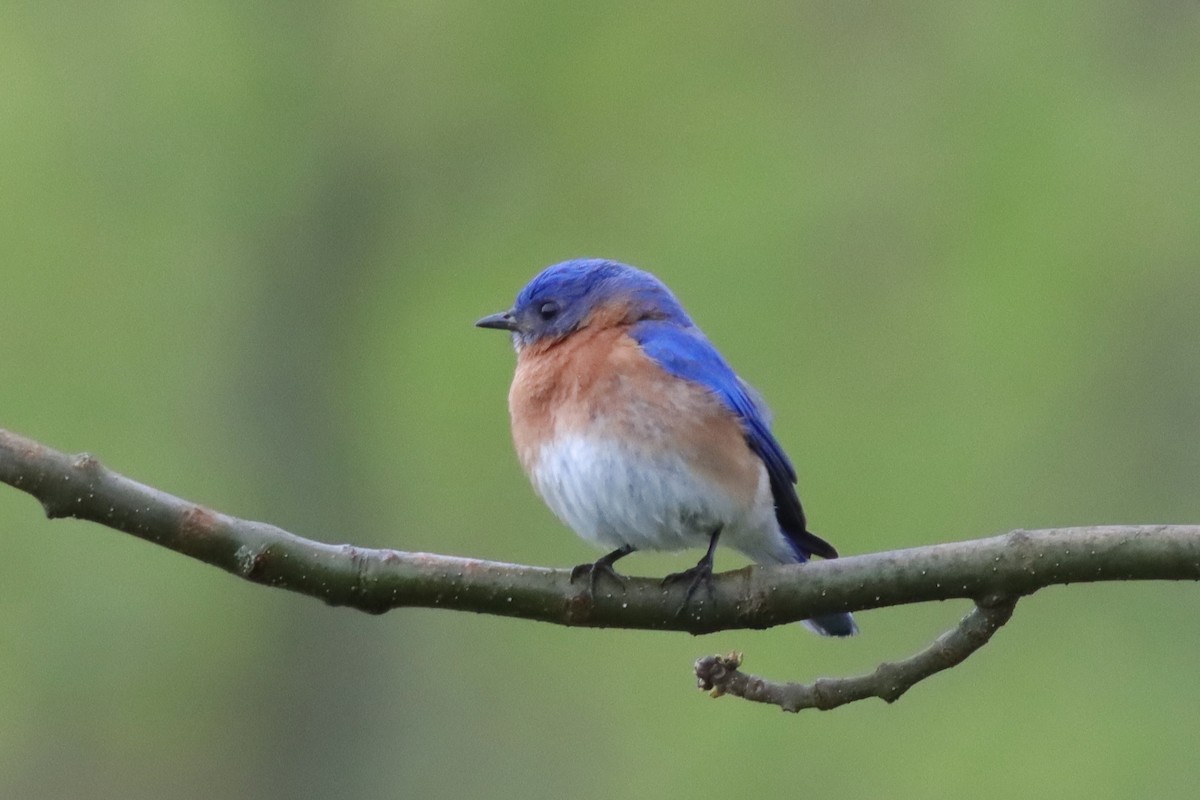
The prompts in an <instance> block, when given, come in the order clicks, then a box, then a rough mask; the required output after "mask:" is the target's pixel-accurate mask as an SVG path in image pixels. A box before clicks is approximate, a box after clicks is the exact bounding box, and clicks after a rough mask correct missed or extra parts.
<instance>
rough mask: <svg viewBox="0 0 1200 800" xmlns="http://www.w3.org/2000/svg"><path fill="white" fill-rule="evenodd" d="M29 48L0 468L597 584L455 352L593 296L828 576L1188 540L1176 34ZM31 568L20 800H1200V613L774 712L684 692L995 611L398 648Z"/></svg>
mask: <svg viewBox="0 0 1200 800" xmlns="http://www.w3.org/2000/svg"><path fill="white" fill-rule="evenodd" d="M5 17H6V19H5V24H4V25H3V26H0V75H3V81H0V97H2V98H3V101H4V102H3V105H4V109H5V110H4V113H3V114H2V115H0V150H2V152H3V153H4V154H5V159H4V160H5V169H4V180H3V188H2V189H0V204H2V205H0V264H3V265H4V266H3V268H2V269H3V273H2V275H3V294H4V313H3V314H2V315H0V363H3V364H4V366H5V375H6V380H5V381H4V387H3V388H2V389H0V398H2V399H3V418H2V419H0V425H3V426H5V427H10V428H12V429H14V430H16V431H20V432H22V433H24V434H27V435H30V436H33V437H35V438H40V439H43V440H45V441H47V442H48V443H49V444H52V445H54V446H56V447H59V448H62V449H68V450H80V449H87V450H90V451H92V452H94V453H96V454H97V455H98V456H100V457H101V458H103V459H104V460H105V461H106V462H108V463H110V464H111V465H112V466H113V467H114V468H115V469H118V470H120V471H122V472H125V473H126V474H129V475H132V476H134V477H137V478H140V479H142V480H144V481H147V482H150V483H153V484H156V485H159V486H161V487H162V488H163V489H165V490H168V491H171V492H173V493H176V494H180V495H182V496H185V497H189V498H192V499H195V500H197V501H200V502H205V503H208V504H210V505H212V506H214V507H216V508H219V509H222V510H227V511H229V512H231V513H235V514H238V515H241V516H249V517H256V518H261V519H267V520H270V521H273V522H276V523H278V524H281V525H283V526H285V527H288V528H290V529H292V530H294V531H296V532H297V533H300V534H303V535H309V536H313V537H316V538H326V539H338V538H341V539H345V540H348V541H353V542H355V543H359V544H364V545H382V546H393V547H397V548H400V549H408V550H433V551H441V552H447V553H455V554H464V555H478V556H482V557H488V558H496V559H504V560H511V561H520V562H531V563H546V564H557V565H569V564H574V563H577V562H580V561H583V560H589V559H591V558H593V557H594V553H592V552H591V551H589V550H588V549H586V547H585V546H584V545H583V544H582V543H580V542H578V541H577V540H575V539H574V537H573V536H572V535H571V534H570V533H568V532H567V531H565V530H564V529H562V528H561V526H560V525H558V524H557V523H556V522H555V521H554V520H553V518H552V517H551V516H550V514H549V512H547V511H545V510H544V509H543V508H542V507H541V505H540V504H539V503H538V502H537V501H536V499H535V498H534V497H533V495H532V492H531V491H530V490H529V489H528V487H527V486H526V484H525V481H524V479H523V478H522V476H521V475H520V473H519V469H518V467H517V464H516V460H515V458H514V457H513V456H512V455H511V452H510V447H509V443H508V433H507V418H506V412H505V409H504V395H505V390H506V386H507V381H508V377H509V373H510V370H511V362H512V358H511V353H509V352H508V351H507V349H506V348H505V346H504V344H503V342H501V341H499V340H498V337H495V336H491V335H484V334H481V333H479V332H478V331H475V330H474V329H472V327H471V323H472V321H473V320H475V319H476V318H477V317H479V316H481V315H483V314H485V313H488V312H491V311H495V310H498V309H500V308H503V307H505V306H506V305H507V304H508V303H509V302H510V301H511V298H512V296H513V294H514V293H515V292H516V290H517V289H518V288H519V287H520V286H521V285H522V284H523V283H524V282H525V280H526V279H527V278H528V277H529V276H530V275H531V274H532V273H533V272H534V271H535V270H537V269H539V268H540V267H542V266H544V265H545V264H548V263H550V262H553V261H557V260H560V259H562V258H565V257H570V256H576V255H605V256H610V257H614V258H619V259H621V260H625V261H629V262H632V263H635V264H637V265H639V266H642V267H644V268H647V269H650V270H652V271H654V272H656V273H657V274H659V275H660V276H661V277H662V278H664V279H665V280H666V281H667V282H668V283H669V284H670V285H671V286H672V287H673V288H674V289H675V290H676V291H677V293H678V294H679V295H680V297H681V298H682V299H683V301H684V302H685V304H686V305H687V306H688V308H689V310H690V311H691V312H692V314H693V316H694V317H695V318H696V319H697V320H698V321H699V322H700V324H702V325H703V326H704V327H705V329H706V330H707V331H708V333H709V334H710V336H711V338H713V339H714V341H716V342H717V343H718V345H719V346H720V347H721V348H722V349H723V350H724V351H725V352H726V354H727V355H728V356H729V357H730V359H731V360H732V361H733V362H734V363H735V364H736V365H737V367H738V368H739V370H740V371H741V373H742V374H743V375H744V376H745V377H746V378H747V379H748V380H750V381H751V382H753V383H755V384H756V385H757V386H758V387H759V388H760V389H761V390H762V391H763V393H764V394H765V395H766V396H767V398H768V399H769V400H770V401H771V403H772V405H773V407H774V409H775V412H776V416H777V419H778V423H777V427H778V431H779V433H780V438H781V439H782V441H783V442H784V444H785V446H787V447H788V449H789V451H790V452H791V454H792V456H793V458H794V460H795V461H796V462H797V465H798V467H799V470H800V473H801V493H802V496H803V497H804V499H805V501H806V503H807V505H808V507H809V509H810V511H811V518H812V520H813V524H814V527H815V528H816V530H818V531H820V532H821V533H823V534H826V535H828V536H829V537H830V538H831V539H832V540H833V541H835V542H836V543H837V544H838V546H839V547H840V548H841V549H842V550H843V552H846V553H855V552H865V551H870V550H879V549H890V548H897V547H903V546H907V545H915V544H922V543H929V542H936V541H943V540H948V539H957V538H971V537H977V536H982V535H986V534H989V533H994V532H999V531H1003V530H1007V529H1009V528H1013V527H1030V528H1032V527H1044V526H1050V525H1057V524H1063V525H1065V524H1086V523H1094V522H1156V521H1180V522H1184V521H1191V522H1195V521H1197V520H1200V500H1198V499H1197V496H1196V491H1195V489H1196V476H1197V474H1198V473H1200V368H1198V367H1197V359H1196V354H1197V352H1200V329H1198V328H1197V325H1196V320H1197V318H1198V314H1200V299H1198V298H1200V269H1197V262H1198V259H1200V226H1198V225H1197V224H1196V220H1197V216H1198V213H1197V212H1198V210H1200V148H1198V147H1197V142H1200V111H1198V110H1197V109H1198V108H1200V106H1197V103H1196V89H1195V87H1196V86H1200V50H1198V49H1197V48H1196V46H1195V42H1196V40H1197V36H1198V35H1200V12H1198V11H1197V8H1196V7H1195V6H1194V5H1192V4H1187V3H1177V4H1169V3H1141V4H1133V3H1120V2H1108V1H1106V2H1095V3H1080V2H1075V3H1067V4H1054V5H1046V6H1041V5H1037V4H1008V5H1005V4H990V5H989V4H958V3H928V4H924V5H914V6H909V7H903V6H891V5H887V6H874V5H866V4H819V5H810V4H804V6H803V7H799V4H796V3H774V4H761V5H757V6H754V7H752V8H743V7H735V6H732V5H729V6H725V7H718V6H713V7H711V8H704V9H701V8H698V7H697V6H696V5H695V4H690V3H672V4H656V5H653V6H651V7H646V6H644V5H642V4H637V5H635V4H632V3H627V4H620V5H618V4H613V5H609V6H598V5H596V4H555V3H541V4H526V5H523V6H521V7H520V8H518V7H516V6H511V7H509V6H503V5H482V4H481V5H474V4H463V3H424V4H410V3H400V4H392V5H374V4H362V3H339V4H298V5H295V6H292V5H279V4H261V5H258V6H254V7H247V6H246V5H245V4H238V3H222V2H214V3H208V4H202V5H197V6H195V7H189V6H184V5H182V4H159V5H155V4H115V5H112V4H95V5H82V6H80V5H76V6H72V7H71V8H70V9H68V8H66V7H61V6H56V5H53V4H43V5H38V4H25V5H24V6H23V7H17V8H13V9H11V10H9V11H8V12H6V14H5ZM0 528H2V529H3V531H4V534H3V535H4V542H5V547H6V555H5V558H4V559H0V640H2V641H3V642H4V643H5V647H4V656H3V657H0V796H4V797H10V796H11V797H22V798H42V797H46V798H51V797H63V796H73V797H126V798H142V797H145V798H158V797H178V798H189V797H204V798H209V797H289V798H290V797H328V796H340V797H364V798H367V797H371V798H373V797H392V796H396V795H398V794H400V795H409V794H411V795H413V796H434V797H439V796H445V797H461V796H473V795H475V796H487V797H497V798H503V797H528V796H557V797H613V796H636V795H639V794H643V793H645V791H646V790H647V789H649V788H650V787H655V789H656V794H658V795H660V796H665V797H673V796H706V795H711V796H723V797H730V796H737V795H740V794H752V795H754V796H767V797H769V796H776V795H784V796H792V795H796V794H799V793H802V794H804V795H806V796H812V797H871V796H876V797H877V796H887V797H896V798H900V797H922V798H923V797H928V796H930V795H931V794H946V795H962V796H973V797H998V798H999V797H1020V796H1038V795H1046V794H1050V793H1051V792H1053V794H1054V796H1056V797H1060V798H1072V797H1087V798H1098V797H1128V796H1156V797H1161V798H1168V797H1190V796H1191V795H1192V793H1193V787H1194V786H1195V784H1196V781H1197V779H1198V778H1200V772H1198V768H1197V766H1196V762H1195V759H1194V758H1193V757H1192V744H1191V743H1193V742H1194V741H1195V739H1196V735H1197V724H1198V723H1197V721H1196V717H1195V714H1194V713H1191V710H1192V709H1193V708H1194V706H1195V699H1196V693H1195V692H1193V691H1192V690H1191V689H1190V688H1189V687H1190V683H1191V682H1190V677H1191V675H1192V674H1193V673H1194V671H1195V662H1196V659H1197V658H1198V657H1200V643H1197V642H1196V641H1195V640H1194V637H1190V636H1186V635H1185V636H1180V635H1179V632H1180V631H1191V630H1193V629H1194V627H1195V613H1196V609H1195V602H1194V601H1195V597H1196V589H1195V587H1194V586H1190V585H1178V586H1177V585H1137V586H1132V585H1131V586H1119V585H1110V586H1089V587H1083V588H1069V589H1059V590H1050V591H1047V592H1045V593H1043V594H1039V595H1038V596H1037V597H1036V598H1034V599H1032V600H1030V601H1027V602H1025V603H1023V604H1022V605H1021V606H1020V608H1018V610H1017V613H1016V616H1015V618H1014V620H1013V622H1012V623H1010V625H1009V626H1008V627H1007V628H1006V629H1005V630H1004V631H1002V632H1001V633H1000V634H999V635H998V636H997V639H996V640H995V641H994V642H993V643H992V644H991V645H990V646H989V647H988V648H987V649H986V650H985V651H983V652H982V653H980V654H979V655H978V656H976V657H975V658H974V659H973V660H971V661H970V662H968V663H967V664H965V665H964V666H962V667H961V668H959V669H956V670H952V671H950V672H949V673H947V674H945V675H944V676H940V677H938V678H936V679H934V680H932V681H930V682H928V683H925V684H922V685H921V686H919V687H917V688H916V689H915V690H914V691H912V692H911V693H910V694H909V695H908V696H906V697H905V698H904V699H903V700H902V701H901V702H900V703H898V704H897V705H895V706H893V707H887V706H884V705H883V704H881V703H866V704H862V705H860V706H855V707H849V708H845V709H841V710H838V711H836V712H832V713H830V714H812V713H810V714H806V715H801V716H800V717H792V716H785V715H783V714H779V713H773V712H772V711H770V710H767V709H764V708H761V707H755V706H751V705H749V704H746V703H739V702H737V701H734V700H721V701H718V702H715V703H714V702H711V701H709V700H707V699H706V698H704V697H703V696H700V695H699V694H697V693H696V692H695V690H694V689H692V688H691V678H690V676H689V668H690V664H691V661H692V659H693V658H694V657H696V656H697V655H701V654H707V653H710V652H719V651H727V650H730V649H734V648H736V649H740V650H744V651H745V652H746V653H747V668H748V669H749V670H750V671H752V672H755V673H759V674H765V675H770V676H772V677H776V678H788V677H790V678H795V679H808V678H811V677H814V676H816V675H821V674H849V673H852V672H858V671H865V670H867V669H870V668H872V667H873V666H874V665H875V664H876V663H877V662H878V661H880V660H883V659H887V658H893V657H896V656H899V655H904V654H907V653H908V652H910V651H912V650H914V649H916V648H918V647H920V646H923V645H924V644H925V643H926V642H927V640H928V639H930V638H931V637H932V636H934V635H935V634H936V633H937V632H939V631H940V630H941V629H943V628H945V627H947V626H948V625H949V624H950V623H951V622H952V621H953V620H956V619H957V618H958V616H959V615H960V614H961V613H962V612H963V611H964V610H965V608H963V607H959V606H955V607H948V606H941V607H922V608H909V609H898V610H889V611H880V612H874V613H868V614H862V615H860V623H861V624H862V627H863V633H864V635H863V636H861V637H859V638H857V639H856V640H854V641H850V642H830V641H823V640H818V639H816V638H815V637H812V636H808V635H805V634H804V633H803V632H801V631H799V630H792V629H778V630H773V631H766V632H734V633H726V634H720V635H716V636H712V637H707V638H705V639H703V640H695V639H690V638H687V637H683V636H679V635H655V634H649V633H637V632H604V631H576V630H561V629H558V628H554V627H551V626H545V625H536V624H531V623H520V622H515V621H509V620H496V619H485V618H473V617H467V616H464V615H455V614H446V613H435V612H411V613H397V614H391V615H388V616H386V617H383V618H366V617H363V616H361V615H357V614H354V613H352V612H348V611H339V610H333V609H326V608H323V607H321V606H319V605H318V604H315V603H313V602H310V601H307V600H303V599H300V598H297V597H294V596H288V595H283V594H282V593H273V592H270V591H267V590H265V589H261V588H258V587H253V586H249V585H243V584H241V583H239V582H237V581H235V580H234V579H232V578H230V577H228V576H225V575H222V574H220V573H218V572H216V571H215V570H212V569H209V568H205V567H201V566H199V565H197V564H195V563H191V562H189V561H187V560H185V559H182V558H180V557H178V556H175V555H173V554H170V553H166V552H159V551H157V550H156V549H155V548H152V547H147V546H145V545H144V544H142V543H140V542H137V541H134V540H133V539H130V538H127V537H122V536H119V535H117V534H115V533H112V532H110V531H105V530H101V529H99V528H95V527H89V526H83V525H71V524H69V523H55V524H51V523H45V522H42V521H40V520H39V519H38V518H37V509H36V507H35V506H34V505H33V503H32V501H31V500H29V499H28V498H25V497H23V496H20V495H18V494H17V493H15V492H5V493H3V495H2V496H0ZM681 558H685V556H678V557H671V556H635V557H632V558H631V559H630V560H629V561H628V562H625V563H626V564H628V567H627V568H628V569H630V570H631V571H636V572H644V573H645V574H660V573H663V572H666V571H669V570H671V569H677V568H678V567H679V565H680V563H683V562H681V561H680V559H681ZM686 558H688V560H689V562H690V556H688V557H686ZM737 563H740V562H738V561H737V559H736V557H735V556H733V555H731V554H729V553H723V554H721V556H720V557H719V560H718V565H719V566H720V565H724V566H727V567H728V566H733V565H734V564H737ZM1050 787H1053V788H1052V789H1051V788H1050Z"/></svg>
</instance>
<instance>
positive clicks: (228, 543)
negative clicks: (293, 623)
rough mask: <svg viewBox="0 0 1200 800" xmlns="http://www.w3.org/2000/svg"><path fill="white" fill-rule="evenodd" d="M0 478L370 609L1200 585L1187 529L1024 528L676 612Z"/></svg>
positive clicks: (227, 563)
mask: <svg viewBox="0 0 1200 800" xmlns="http://www.w3.org/2000/svg"><path fill="white" fill-rule="evenodd" d="M0 482H4V483H7V484H9V485H11V486H13V487H15V488H17V489H20V490H22V491H24V492H27V493H29V494H31V495H33V496H34V497H35V498H37V500H38V501H39V502H41V504H42V506H43V507H44V509H45V511H46V515H47V516H48V517H50V518H60V517H74V518H77V519H83V520H90V521H92V522H97V523H100V524H101V525H106V526H108V527H110V528H115V529H116V530H119V531H124V532H125V533H129V534H132V535H134V536H137V537H139V538H142V539H145V540H147V541H149V542H153V543H154V544H157V545H160V546H162V547H166V548H169V549H171V550H174V551H176V552H179V553H182V554H184V555H187V556H190V557H192V558H195V559H197V560H199V561H203V562H205V563H207V564H211V565H213V566H216V567H220V568H221V569H223V570H225V571H226V572H229V573H232V574H234V575H236V576H238V577H241V578H244V579H246V580H249V581H253V582H255V583H260V584H263V585H266V586H274V587H277V588H281V589H287V590H289V591H294V592H299V593H301V594H306V595H309V596H312V597H317V598H320V599H321V600H323V601H325V602H326V603H329V604H331V605H335V606H349V607H352V608H356V609H359V610H361V611H366V612H368V613H373V614H378V613H382V612H385V611H388V610H391V609H393V608H404V607H425V608H446V609H455V610H459V611H473V612H477V613H483V614H496V615H501V616H508V617H520V618H524V619H533V620H541V621H544V622H553V623H556V624H560V625H574V626H590V627H620V628H638V629H652V630H678V631H687V632H690V633H693V634H702V633H709V632H712V631H718V630H728V629H737V628H767V627H771V626H774V625H779V624H782V623H785V622H793V621H796V620H800V619H807V618H808V617H812V616H815V615H818V614H828V613H832V612H836V611H862V610H866V609H871V608H879V607H883V606H894V605H902V604H907V603H920V602H926V601H930V600H947V599H951V598H967V599H971V600H974V601H975V602H976V604H977V605H980V606H983V607H992V606H996V604H997V602H998V600H997V598H1018V597H1020V596H1022V595H1026V594H1030V593H1032V592H1034V591H1037V590H1038V589H1040V588H1043V587H1045V586H1050V585H1053V584H1065V583H1087V582H1093V581H1114V580H1197V579H1200V526H1197V525H1120V526H1090V527H1080V528H1056V529H1050V530H1041V531H1020V530H1018V531H1012V532H1010V533H1007V534H1004V535H1002V536H994V537H991V538H987V539H976V540H970V541H963V542H954V543H950V544H938V545H931V546H925V547H914V548H910V549H906V550H896V551H891V552H883V553H871V554H868V555H861V556H848V557H843V558H839V559H835V560H831V561H819V562H810V563H807V564H799V565H789V566H772V567H745V568H743V569H739V570H734V571H731V572H726V573H723V574H720V575H717V576H715V578H714V580H713V583H712V592H711V593H710V594H709V595H708V596H698V597H697V598H695V599H694V600H693V602H692V603H691V604H690V605H688V606H687V610H686V613H683V614H680V613H678V611H679V609H680V608H681V607H682V606H683V604H684V593H685V591H686V587H684V586H682V585H668V586H663V585H661V583H660V582H659V581H658V580H657V579H652V578H629V579H628V580H627V581H625V582H623V583H620V584H618V583H615V582H607V581H603V580H602V581H601V582H600V584H599V586H598V587H597V591H596V592H595V593H594V594H593V593H591V592H589V591H588V585H587V582H586V581H579V582H575V583H572V581H571V571H570V570H569V569H547V568H544V567H530V566H521V565H517V564H505V563H500V562H493V561H481V560H477V559H471V558H457V557H453V556H444V555H433V554H430V553H411V552H402V551H398V550H375V549H366V548H361V547H354V546H352V545H348V544H343V545H334V544H326V543H323V542H317V541H312V540H309V539H304V538H301V537H299V536H296V535H294V534H291V533H288V532H287V531H284V530H282V529H280V528H277V527H275V526H273V525H269V524H266V523H262V522H253V521H249V520H244V519H238V518H236V517H232V516H229V515H226V514H221V513H219V512H216V511H212V510H210V509H207V508H204V507H203V506H200V505H197V504H195V503H191V502H188V501H186V500H182V499H180V498H178V497H175V496H173V495H170V494H167V493H165V492H162V491H159V490H158V489H155V488H152V487H150V486H146V485H144V484H141V483H138V482H137V481H134V480H131V479H129V478H126V477H124V476H122V475H119V474H117V473H115V472H113V471H111V470H109V469H108V468H106V467H104V466H103V465H101V464H100V463H99V462H98V461H97V460H96V459H94V458H92V457H91V456H89V455H87V454H82V455H77V456H70V455H67V454H64V453H60V452H58V451H56V450H53V449H51V448H49V447H46V446H45V445H42V444H39V443H37V442H34V441H32V440H30V439H26V438H24V437H21V436H18V435H16V434H14V433H10V432H8V431H4V430H0ZM951 636H953V633H952V634H951ZM964 657H965V656H964ZM850 680H856V679H850ZM726 691H730V692H731V693H733V692H732V691H731V690H730V689H726Z"/></svg>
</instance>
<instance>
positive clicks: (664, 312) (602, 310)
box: [475, 258, 692, 349]
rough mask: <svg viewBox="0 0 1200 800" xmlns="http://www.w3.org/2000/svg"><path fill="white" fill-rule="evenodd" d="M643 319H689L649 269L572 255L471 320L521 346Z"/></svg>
mask: <svg viewBox="0 0 1200 800" xmlns="http://www.w3.org/2000/svg"><path fill="white" fill-rule="evenodd" d="M644 319H662V320H672V321H675V322H678V323H679V324H681V325H691V324H692V322H691V320H690V319H689V318H688V316H687V314H686V313H685V312H684V310H683V307H682V306H680V305H679V301H678V300H676V299H675V296H674V295H673V294H671V290H670V289H668V288H667V287H666V285H665V284H664V283H663V282H662V281H660V280H659V279H658V278H656V277H654V276H653V275H651V274H650V273H649V272H642V271H641V270H640V269H634V268H633V267H630V266H627V265H625V264H620V263H617V262H616V261H607V260H605V259H602V258H577V259H573V260H571V261H564V262H562V263H561V264H555V265H554V266H552V267H546V269H544V270H542V271H541V272H540V273H538V275H537V276H536V277H535V278H534V279H533V280H531V281H530V282H529V283H528V284H526V286H525V288H524V289H522V290H521V292H520V294H518V295H517V301H516V303H514V304H513V307H512V308H511V309H509V310H508V311H504V312H501V313H499V314H492V315H491V316H488V317H484V318H483V319H481V320H479V321H478V322H476V323H475V324H476V325H477V326H478V327H480V328H498V329H500V330H506V331H512V334H513V343H514V344H515V345H516V347H517V349H520V348H522V347H524V346H526V345H530V344H533V343H535V342H541V341H545V340H555V339H561V338H562V337H564V336H567V335H569V334H571V333H573V332H574V331H577V330H579V329H581V328H584V327H587V326H588V325H590V324H593V323H596V322H597V321H598V320H603V321H604V322H605V323H606V324H633V323H635V322H638V321H640V320H644Z"/></svg>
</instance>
